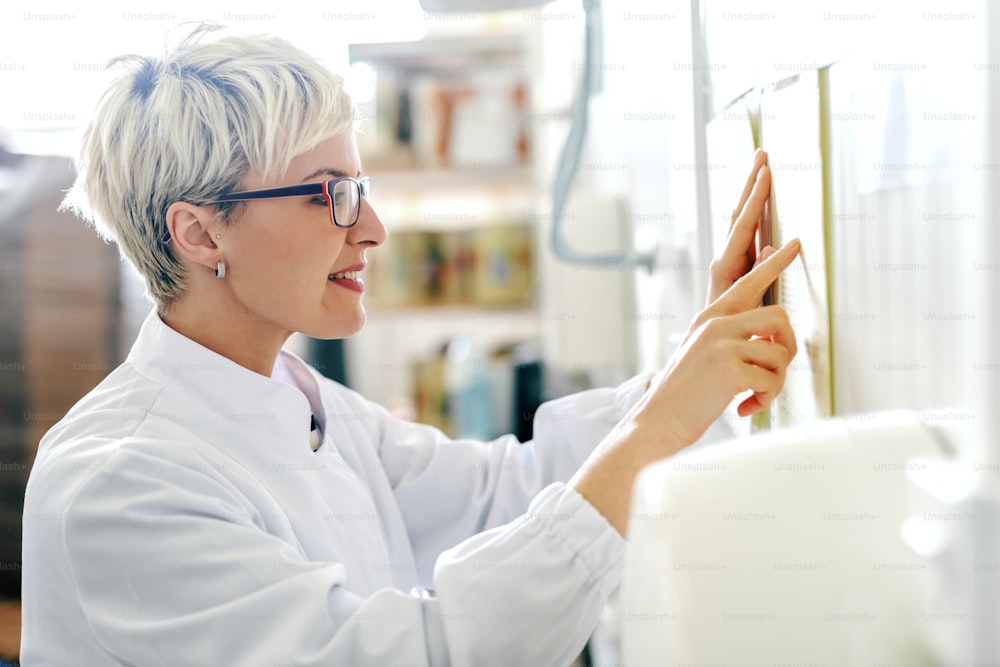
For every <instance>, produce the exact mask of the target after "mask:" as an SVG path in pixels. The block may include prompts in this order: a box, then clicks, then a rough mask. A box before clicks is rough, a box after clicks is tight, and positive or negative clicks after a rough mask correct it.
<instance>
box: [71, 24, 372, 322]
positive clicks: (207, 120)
mask: <svg viewBox="0 0 1000 667" xmlns="http://www.w3.org/2000/svg"><path fill="white" fill-rule="evenodd" d="M218 28H219V26H217V25H212V24H202V25H200V26H198V27H197V28H196V29H195V30H194V31H193V32H192V33H191V34H190V35H189V36H188V37H186V38H185V39H184V40H183V41H182V42H181V43H180V44H179V45H178V46H176V47H174V48H172V49H169V50H168V51H167V52H166V53H165V54H164V56H163V57H162V58H153V57H146V56H135V55H129V56H122V57H120V58H116V59H115V60H113V61H111V63H109V64H108V66H109V67H112V66H114V67H119V68H120V67H123V66H124V67H125V70H126V71H125V72H124V73H123V74H122V75H120V76H118V77H117V78H116V79H115V80H114V82H113V83H112V84H111V87H110V88H109V89H108V91H107V92H106V93H105V94H104V96H103V97H102V98H101V101H100V103H99V105H98V108H97V112H96V115H95V117H94V118H93V120H92V121H91V123H90V125H89V126H88V128H87V130H86V132H85V134H84V139H83V146H82V148H81V150H80V154H79V157H78V158H77V161H76V168H77V177H76V181H75V183H74V184H73V186H72V188H71V189H70V190H69V192H68V194H67V196H66V199H65V200H64V202H63V205H62V208H65V209H69V210H72V211H74V212H75V213H77V215H79V216H80V217H82V218H84V219H85V220H87V221H89V222H91V223H93V224H94V225H95V227H96V228H97V230H98V233H100V235H101V236H102V237H104V238H105V239H114V241H115V242H116V243H117V244H118V247H119V250H120V252H121V253H122V255H124V256H125V257H126V258H128V260H129V261H130V262H131V263H132V265H133V266H134V267H135V269H136V270H137V271H138V272H139V274H140V275H141V276H142V277H143V278H144V280H145V282H146V295H147V297H149V298H150V299H151V300H152V301H153V302H154V303H156V304H157V305H158V306H159V307H160V308H161V309H165V308H166V307H168V306H169V305H170V304H171V303H172V302H173V301H174V300H175V299H176V298H177V297H179V296H180V295H181V294H182V293H183V292H184V289H185V275H184V267H183V265H182V264H181V263H180V261H178V259H177V257H176V256H175V255H174V253H173V250H172V248H171V246H170V244H168V243H162V242H161V241H160V239H161V238H162V237H163V235H164V234H165V233H166V231H167V226H166V213H167V208H168V207H169V206H170V205H171V204H172V203H174V202H177V201H188V202H192V203H198V202H203V201H211V200H213V199H215V198H216V197H218V196H219V195H222V194H224V193H226V192H231V191H233V190H235V189H237V188H238V187H239V186H240V183H241V181H242V180H243V179H244V178H245V176H246V174H247V173H248V172H249V171H250V170H257V171H258V172H260V173H261V174H262V175H263V176H264V177H265V178H274V177H276V176H280V175H281V174H283V173H284V172H285V171H286V170H287V169H288V165H289V163H290V162H291V160H292V159H293V158H294V157H295V156H296V155H299V154H301V153H304V152H306V151H308V150H310V149H311V148H314V147H315V146H316V145H318V144H319V143H321V142H322V141H324V140H326V139H329V138H330V137H333V136H336V135H338V134H340V133H342V132H344V131H346V130H348V129H350V128H351V127H352V125H353V121H354V115H355V109H354V105H353V102H352V101H351V98H350V96H349V95H348V94H347V93H346V92H345V90H344V85H343V79H341V77H340V76H338V75H336V74H334V73H333V72H331V71H330V70H328V69H326V67H324V66H323V65H322V64H321V63H319V62H318V61H317V60H316V59H315V58H312V57H311V56H309V55H308V54H306V53H305V52H303V51H301V50H300V49H298V48H297V47H295V46H292V45H291V44H289V43H288V42H286V41H284V40H281V39H278V38H275V37H269V36H263V35H258V36H245V37H243V36H226V37H222V38H220V39H216V40H210V41H206V40H205V39H204V37H205V35H206V34H208V33H210V32H213V31H214V30H217V29H218ZM220 214H221V216H222V220H223V222H225V223H228V222H229V221H230V219H231V218H232V216H233V206H232V205H228V206H225V207H222V206H220Z"/></svg>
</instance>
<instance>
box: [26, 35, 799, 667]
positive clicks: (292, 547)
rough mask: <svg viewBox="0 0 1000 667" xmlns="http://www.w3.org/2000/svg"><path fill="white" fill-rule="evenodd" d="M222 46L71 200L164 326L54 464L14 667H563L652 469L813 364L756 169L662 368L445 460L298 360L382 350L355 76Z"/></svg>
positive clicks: (128, 90)
mask: <svg viewBox="0 0 1000 667" xmlns="http://www.w3.org/2000/svg"><path fill="white" fill-rule="evenodd" d="M203 33H204V31H199V32H196V34H195V35H193V36H192V37H191V38H189V39H188V40H186V41H185V42H184V43H182V44H181V45H180V46H179V47H178V48H176V49H175V50H173V51H171V52H170V53H168V54H167V55H166V56H165V57H164V58H163V59H159V60H157V59H153V58H136V59H133V60H132V62H131V69H130V70H129V71H128V72H127V73H125V74H124V75H123V76H122V77H121V78H120V79H118V80H117V81H116V82H115V83H114V84H113V85H112V87H111V88H110V90H109V91H108V92H107V93H106V95H105V97H104V98H103V99H102V102H101V105H100V107H99V110H98V112H97V115H96V117H95V119H94V120H93V122H92V124H91V126H90V128H89V129H88V132H87V134H86V136H85V139H84V146H83V151H82V154H81V159H80V161H79V165H78V167H79V175H78V179H77V182H76V184H75V186H74V188H73V190H72V191H71V192H70V195H69V198H68V202H69V204H70V205H71V206H73V207H74V208H75V209H76V210H77V211H79V212H80V213H81V214H82V215H84V216H85V217H87V218H88V219H91V220H94V221H95V222H96V223H97V224H98V226H99V229H100V230H101V231H102V233H103V234H105V235H106V236H108V237H110V238H113V239H114V240H115V241H116V242H117V243H118V244H119V246H120V248H121V251H122V253H123V254H124V255H125V256H126V257H127V258H128V259H129V260H130V262H131V263H132V264H133V265H134V266H135V267H136V269H137V270H138V271H139V273H140V274H141V275H142V276H143V278H144V279H145V281H146V285H147V292H148V295H149V297H150V298H151V299H152V301H153V302H154V303H155V306H156V307H155V309H154V311H153V312H152V313H150V315H149V317H148V318H147V320H146V322H145V323H144V325H143V327H142V329H141V332H140V333H139V336H138V338H137V340H136V342H135V345H134V347H133V348H132V351H131V352H130V354H129V357H128V359H127V360H126V362H125V363H124V364H123V365H122V366H121V367H119V368H118V369H116V370H115V371H114V372H113V373H111V374H110V375H109V376H108V378H107V379H106V380H105V381H104V382H102V383H101V384H100V385H99V386H98V387H97V388H95V389H94V390H93V391H92V392H91V393H90V394H88V395H87V396H86V397H84V398H83V399H82V400H81V401H80V402H79V403H78V404H77V405H76V406H75V407H74V408H73V409H72V410H71V411H70V412H69V413H68V414H67V415H66V417H65V418H64V419H63V420H62V421H61V422H60V423H59V424H57V425H56V426H55V427H54V428H53V429H52V430H51V431H50V432H49V433H48V434H47V435H46V436H45V438H44V439H43V441H42V443H41V445H40V447H39V452H38V456H37V459H36V462H35V465H34V468H33V470H32V473H31V478H30V481H29V484H28V490H27V494H26V497H25V517H24V572H23V605H24V606H23V609H24V626H23V627H24V629H23V644H22V650H23V652H22V659H23V661H24V664H26V665H33V664H45V665H61V664H75V665H89V666H98V665H123V664H129V665H143V666H148V665H278V664H281V665H287V664H294V665H306V664H308V665H313V664H315V665H390V664H391V665H445V664H452V665H478V664H500V663H504V664H522V665H564V664H567V663H568V662H570V661H571V659H572V657H573V656H574V655H576V654H577V653H578V652H579V651H580V649H581V647H582V646H583V644H584V642H585V641H586V638H587V637H588V635H589V633H590V632H591V631H592V630H593V628H594V626H595V625H596V622H597V618H598V615H599V613H600V611H601V608H602V605H603V604H604V602H605V600H606V598H607V597H608V595H609V593H610V592H611V591H612V590H613V589H614V588H615V587H616V585H617V584H618V582H619V579H620V576H621V565H622V562H623V561H622V557H623V540H622V536H623V534H624V532H625V529H626V524H627V518H628V517H627V513H628V502H629V494H630V489H631V485H632V482H633V480H634V478H635V476H636V474H637V473H638V471H639V470H640V469H641V468H642V466H643V465H645V464H646V463H649V462H650V461H653V460H655V459H659V458H662V457H665V456H669V455H671V454H673V453H674V452H676V451H678V450H679V449H681V448H682V447H685V446H687V445H690V444H691V443H693V442H695V441H696V440H697V439H698V438H699V437H701V436H702V434H703V433H704V432H705V431H706V429H707V428H708V427H709V426H710V425H711V424H712V422H713V421H714V420H715V419H716V418H717V417H718V416H719V415H720V413H721V412H722V410H723V409H724V408H725V406H726V405H727V404H728V403H729V402H730V401H731V399H732V397H733V396H734V395H736V394H737V393H739V392H742V391H745V390H748V389H750V390H753V392H754V393H753V394H752V395H751V396H750V397H749V398H747V400H746V401H745V402H744V403H743V406H742V407H741V412H742V413H743V414H751V413H753V412H756V411H758V410H760V409H762V408H763V407H764V406H766V405H767V404H768V403H769V401H770V400H771V399H772V398H773V397H774V396H775V395H776V394H777V392H778V391H779V390H780V388H781V385H782V381H783V379H784V373H785V368H786V367H787V365H788V363H789V360H790V359H791V358H792V357H793V356H794V354H795V344H794V338H793V336H792V334H791V331H790V328H789V325H788V321H787V318H786V317H785V315H784V313H783V312H782V311H781V310H780V309H779V308H757V305H758V304H759V301H760V298H761V295H762V293H763V291H764V289H765V288H766V286H767V285H768V284H770V283H771V282H773V280H774V279H775V278H776V277H777V275H778V274H779V273H780V271H781V270H782V269H783V268H784V267H786V266H787V265H788V264H789V263H790V262H791V260H792V258H793V257H794V255H795V254H796V252H797V246H796V245H795V244H792V245H790V246H788V247H786V248H783V249H781V250H779V251H777V252H774V253H773V255H772V256H771V257H769V258H767V259H766V260H765V261H761V262H759V263H758V264H757V266H756V267H755V268H753V269H752V270H750V271H749V273H748V270H749V269H750V268H751V266H752V265H753V264H754V256H753V250H752V247H753V246H752V243H753V236H754V230H755V226H756V223H757V218H758V216H759V214H760V210H761V207H762V204H763V201H764V198H765V197H766V196H767V188H768V181H767V170H766V168H765V167H764V166H763V163H764V161H765V158H764V156H763V155H762V154H759V155H758V156H757V158H756V162H755V165H754V169H753V172H752V173H751V177H750V180H749V181H748V184H747V189H746V191H745V192H744V194H743V201H742V202H741V203H740V207H739V210H740V212H741V213H740V215H739V216H736V215H735V214H734V224H733V231H732V233H731V234H730V242H729V247H728V248H727V250H726V253H725V254H724V255H723V256H722V257H721V258H720V259H719V260H717V261H716V263H715V265H714V266H713V271H712V292H711V294H710V299H709V301H710V304H711V305H709V307H708V308H706V310H704V311H703V312H702V313H701V314H699V316H698V317H697V318H696V319H695V321H694V322H693V323H692V325H691V329H690V332H689V334H688V336H687V339H686V341H685V342H684V344H683V345H682V347H681V349H680V350H679V351H678V353H677V354H676V355H675V356H674V358H673V359H672V360H671V362H670V364H669V365H668V366H667V367H666V368H665V369H663V370H662V371H661V372H660V373H659V374H657V375H656V377H654V378H650V377H649V376H648V375H645V376H640V377H637V378H635V379H633V380H631V381H629V382H627V383H625V384H624V385H622V386H621V387H618V388H617V389H607V390H593V391H589V392H585V393H582V394H579V395H576V396H571V397H567V398H564V399H560V400H557V401H554V402H551V403H548V404H546V405H545V406H543V407H542V408H541V409H540V410H539V411H538V412H537V416H536V421H535V433H536V439H535V441H534V443H532V444H527V445H524V446H519V445H518V444H517V443H516V441H515V440H514V439H513V438H512V437H507V438H502V439H499V440H497V441H494V442H491V443H480V442H472V441H449V440H448V439H447V438H445V437H444V436H443V435H442V434H441V433H440V432H438V431H436V430H434V429H431V428H429V427H426V426H420V425H416V424H411V423H406V422H402V421H398V420H396V419H393V418H392V417H390V416H389V415H388V414H387V413H386V411H385V410H383V409H382V408H381V407H379V406H377V405H374V404H372V403H369V402H367V401H366V400H365V399H363V398H362V397H361V396H359V395H357V394H356V393H354V392H352V391H350V390H348V389H346V388H344V387H342V386H340V385H337V384H336V383H334V382H331V381H330V380H327V379H325V378H323V377H322V376H321V375H320V374H318V373H317V372H316V371H314V370H313V369H312V368H310V367H309V366H308V365H307V364H305V363H304V362H303V361H302V360H300V359H298V358H297V357H295V356H294V355H292V354H289V353H288V352H284V351H282V350H281V347H282V344H283V343H284V342H285V341H286V340H287V338H288V337H289V336H290V335H291V334H292V333H293V332H302V333H304V334H307V335H310V336H315V337H318V338H327V339H328V338H342V337H347V336H350V335H352V334H354V333H356V332H357V331H358V330H359V329H360V328H361V327H362V325H363V324H364V322H365V312H364V309H363V307H362V294H363V291H364V285H363V282H362V280H361V278H360V277H359V275H360V273H361V272H362V271H363V269H364V267H365V262H366V252H367V251H368V250H369V249H374V248H376V247H377V246H379V245H380V244H381V243H382V242H383V241H384V240H385V237H386V230H385V227H384V226H383V224H382V222H381V221H380V220H379V218H378V216H377V215H376V213H375V211H374V210H373V209H372V207H371V205H370V204H369V203H368V202H367V201H366V193H367V180H366V179H365V178H364V176H363V175H362V165H361V162H360V159H359V156H358V152H357V148H356V146H355V141H354V135H353V130H352V121H353V118H354V109H353V107H352V105H351V101H350V99H349V98H348V97H347V95H346V94H345V93H344V91H343V88H342V85H341V80H340V79H339V78H337V77H336V76H335V75H333V74H331V73H330V72H328V71H327V70H325V69H324V68H323V67H321V66H320V65H318V64H317V63H316V62H315V61H314V60H313V59H311V58H309V57H308V56H307V55H306V54H304V53H302V52H301V51H299V50H297V49H295V48H294V47H292V46H291V45H289V44H287V43H285V42H282V41H280V40H276V39H270V38H236V37H227V38H224V39H220V40H217V41H205V40H204V39H203V37H204V34H203ZM744 274H746V275H744ZM741 276H742V278H741Z"/></svg>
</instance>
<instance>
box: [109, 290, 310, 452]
mask: <svg viewBox="0 0 1000 667" xmlns="http://www.w3.org/2000/svg"><path fill="white" fill-rule="evenodd" d="M280 356H281V358H280V359H279V360H278V361H277V362H276V363H285V364H286V367H287V368H288V369H289V370H290V371H291V372H292V373H293V375H295V377H296V379H297V380H299V381H301V380H302V378H303V374H305V375H309V374H308V372H307V371H305V370H303V369H305V363H304V362H302V360H300V359H299V358H298V357H295V355H293V354H290V353H289V352H286V351H284V350H282V351H281V353H280ZM126 361H127V363H130V364H131V365H132V366H133V368H135V369H136V370H137V371H138V372H139V373H141V374H143V375H145V376H146V377H147V378H149V379H150V380H153V381H154V382H156V383H158V384H160V385H162V386H163V387H164V388H165V391H167V392H170V393H171V394H172V396H171V398H170V399H169V400H168V401H167V405H169V406H170V407H169V409H170V410H175V409H176V410H178V411H183V412H184V413H186V414H178V415H166V416H167V418H170V419H174V420H179V421H184V422H188V421H190V420H192V419H197V421H198V424H197V428H198V432H199V434H200V435H202V436H203V437H204V438H205V439H206V440H208V441H209V442H217V443H218V442H228V441H232V440H233V439H234V435H235V434H236V433H239V434H240V435H239V438H238V439H239V440H240V441H243V442H247V441H258V442H262V443H265V444H266V445H267V446H270V447H273V446H274V445H275V441H276V440H277V441H278V442H280V443H283V444H285V445H287V446H289V447H292V448H293V451H301V452H303V453H304V452H308V453H309V454H311V453H312V450H311V448H310V447H309V422H310V419H309V418H310V414H311V410H310V407H309V401H308V400H307V399H306V397H305V394H303V393H302V392H301V391H299V390H298V389H296V388H295V387H292V386H291V385H289V384H287V383H285V382H280V381H278V380H274V379H272V378H269V377H267V376H264V375H261V374H259V373H255V372H253V371H251V370H249V369H247V368H244V367H243V366H240V365H239V364H237V363H236V362H234V361H232V360H230V359H227V358H226V357H223V356H222V355H220V354H218V353H216V352H213V351H212V350H210V349H208V348H207V347H205V346H203V345H201V344H199V343H197V342H195V341H193V340H191V339H190V338H188V337H186V336H184V335H182V334H181V333H179V332H177V331H175V330H173V329H171V328H170V327H169V326H167V325H166V324H165V323H164V322H163V320H161V319H160V317H159V315H158V314H157V312H156V310H155V309H154V310H153V311H152V312H150V314H149V315H148V316H147V317H146V320H145V321H144V322H143V325H142V328H141V329H140V330H139V335H138V337H137V338H136V341H135V344H134V345H133V346H132V350H131V351H130V352H129V355H128V359H127V360H126ZM308 381H312V382H315V379H314V378H312V377H308ZM296 445H298V446H296Z"/></svg>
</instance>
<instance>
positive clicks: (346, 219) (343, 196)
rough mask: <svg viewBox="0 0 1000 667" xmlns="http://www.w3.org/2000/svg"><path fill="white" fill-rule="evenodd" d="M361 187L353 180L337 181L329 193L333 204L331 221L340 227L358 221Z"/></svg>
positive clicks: (348, 225)
mask: <svg viewBox="0 0 1000 667" xmlns="http://www.w3.org/2000/svg"><path fill="white" fill-rule="evenodd" d="M360 190H361V187H360V186H359V185H358V183H356V182H355V181H348V180H343V181H337V182H336V183H334V185H333V192H332V193H331V194H330V196H331V199H332V205H333V221H334V224H336V225H338V226H340V227H350V226H351V225H353V224H354V223H355V222H357V221H358V212H359V210H360V208H361V192H360Z"/></svg>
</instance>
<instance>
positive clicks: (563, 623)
mask: <svg viewBox="0 0 1000 667" xmlns="http://www.w3.org/2000/svg"><path fill="white" fill-rule="evenodd" d="M278 363H279V364H282V365H283V366H284V370H285V372H287V373H290V374H291V375H292V376H293V377H294V378H295V379H296V381H297V383H298V384H299V386H301V387H306V388H308V390H309V391H311V392H312V393H313V394H314V395H315V396H318V397H319V399H320V402H321V403H322V412H323V414H321V415H318V417H319V418H320V420H321V421H322V422H324V423H325V433H324V441H323V444H322V446H321V447H320V448H319V449H318V450H317V451H315V452H313V451H312V449H311V447H310V446H309V423H310V419H309V418H310V405H309V401H308V400H307V398H306V395H305V394H303V393H302V391H299V390H298V389H296V388H294V387H292V386H290V385H289V384H287V383H284V382H279V381H277V380H274V379H271V378H267V377H264V376H262V375H259V374H256V373H253V372H251V371H249V370H247V369H245V368H243V367H241V366H239V365H237V364H235V363H233V362H231V361H229V360H228V359H226V358H224V357H222V356H219V355H218V354H215V353H214V352H212V351H210V350H208V349H206V348H204V347H202V346H201V345H199V344H197V343H195V342H194V341H192V340H190V339H188V338H186V337H184V336H182V335H181V334H179V333H177V332H175V331H174V330H172V329H170V328H169V327H167V326H166V325H165V324H164V323H163V322H162V321H161V320H160V318H159V317H158V316H157V315H156V314H155V313H151V314H150V316H149V317H148V318H147V320H146V321H145V323H144V324H143V327H142V329H141V332H140V334H139V336H138V339H137V341H136V343H135V345H134V347H133V348H132V351H131V353H130V354H129V357H128V359H127V360H126V362H125V363H124V364H123V365H122V366H121V367H119V368H118V369H116V370H115V371H114V372H113V373H111V374H110V375H109V376H108V377H107V379H106V380H105V381H104V382H102V383H101V384H100V385H99V386H97V387H96V388H95V389H94V390H93V391H92V392H90V393H89V394H88V395H87V396H86V397H84V398H83V399H82V400H81V401H80V402H79V403H78V404H77V405H76V406H75V407H74V408H73V409H72V410H71V411H70V412H69V413H68V414H67V415H66V417H65V418H64V419H63V420H62V421H61V422H60V423H59V424H57V425H56V426H55V427H53V429H52V430H51V431H50V432H49V433H48V434H47V435H46V436H45V438H44V439H43V440H42V442H41V444H40V447H39V451H38V455H37V458H36V461H35V464H34V467H33V469H32V472H31V476H30V479H29V482H28V487H27V493H26V496H25V506H24V547H23V550H24V563H23V592H22V597H23V631H22V661H23V664H25V665H28V666H31V665H88V666H91V667H96V666H100V665H141V666H143V667H147V666H153V665H170V666H172V667H176V666H178V665H198V666H206V665H213V666H216V665H218V666H221V665H352V666H353V665H358V666H360V665H380V666H388V665H397V666H402V665H414V666H417V665H456V666H463V665H488V664H503V665H532V666H541V665H559V666H560V667H561V666H562V665H565V664H567V663H568V662H570V661H571V659H572V657H573V656H574V655H575V654H577V653H578V652H579V651H580V649H581V647H582V646H583V644H584V642H585V641H586V639H587V637H588V635H589V634H590V632H591V631H592V630H593V628H594V627H595V625H596V623H597V619H598V616H599V614H600V612H601V609H602V606H603V604H604V603H605V601H606V599H607V598H608V596H609V594H610V593H611V591H612V590H613V589H614V588H615V587H616V586H617V585H618V583H619V581H620V577H621V568H622V564H623V546H624V545H623V541H622V539H621V538H620V536H619V535H618V534H617V533H616V532H615V531H614V530H613V529H612V528H611V526H610V525H609V524H608V523H607V522H606V521H605V519H604V518H603V517H602V516H601V515H600V514H599V513H598V512H597V511H596V510H595V509H594V508H593V507H592V506H591V505H590V504H589V503H587V502H586V501H584V500H583V499H582V498H581V497H580V496H579V495H578V494H577V493H576V492H575V491H573V490H572V489H570V488H569V487H567V486H566V485H565V484H564V483H563V482H564V481H565V480H567V479H568V478H569V477H570V476H571V475H572V474H573V472H574V471H575V470H576V469H577V467H578V466H579V465H580V464H581V463H582V462H583V461H584V459H585V458H586V457H587V455H588V454H589V453H590V452H591V451H592V450H593V448H594V447H595V445H597V443H598V442H599V441H600V440H601V439H602V438H603V437H604V436H605V435H606V434H607V433H608V432H609V431H610V429H611V428H612V426H614V424H615V423H616V422H617V421H618V420H619V419H620V418H621V417H622V416H623V415H624V413H625V411H626V410H627V409H628V408H629V407H631V406H632V405H633V404H634V403H635V402H636V401H637V400H638V399H639V397H640V396H641V394H642V392H643V388H644V386H645V383H646V381H647V380H648V376H645V375H644V376H640V377H636V378H633V379H632V380H630V381H629V382H626V383H625V384H623V385H622V386H620V387H618V388H616V389H599V390H590V391H586V392H583V393H580V394H576V395H573V396H570V397H566V398H563V399H559V400H556V401H552V402H549V403H547V404H545V405H543V406H542V407H541V408H540V409H539V410H538V412H537V414H536V416H535V435H536V439H535V441H534V442H533V443H529V444H525V445H519V444H518V443H517V441H516V439H514V438H513V437H512V436H507V437H504V438H500V439H498V440H495V441H493V442H489V443H482V442H474V441H469V440H450V439H448V438H447V437H445V436H444V435H443V434H442V433H441V432H439V431H437V430H435V429H433V428H430V427H427V426H423V425H418V424H413V423H409V422H404V421H401V420H398V419H394V418H393V417H391V416H390V415H389V414H388V413H387V412H386V411H385V410H384V409H383V408H382V407H380V406H378V405H376V404H374V403H371V402H369V401H367V400H365V399H364V398H362V397H361V396H360V395H358V394H357V393H355V392H353V391H351V390H349V389H347V388H345V387H343V386H341V385H339V384H337V383H335V382H332V381H330V380H329V379H326V378H324V377H322V376H321V375H320V374H318V373H317V372H316V371H315V370H314V369H312V368H311V367H309V366H308V365H307V364H305V363H304V362H303V361H302V360H301V359H299V358H297V357H295V356H294V355H292V354H290V353H288V352H284V351H283V352H282V353H281V355H280V357H279V360H278ZM428 589H433V591H434V592H433V593H431V592H429V590H428Z"/></svg>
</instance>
